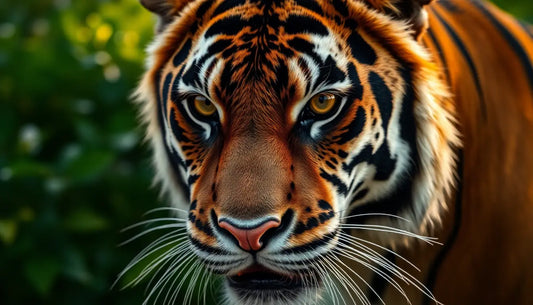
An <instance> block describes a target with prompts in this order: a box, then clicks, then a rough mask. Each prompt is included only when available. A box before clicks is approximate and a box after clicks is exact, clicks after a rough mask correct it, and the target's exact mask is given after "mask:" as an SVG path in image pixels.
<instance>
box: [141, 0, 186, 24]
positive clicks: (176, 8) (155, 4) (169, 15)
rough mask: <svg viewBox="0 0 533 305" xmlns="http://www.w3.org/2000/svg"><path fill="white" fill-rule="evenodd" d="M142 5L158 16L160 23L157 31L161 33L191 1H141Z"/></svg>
mask: <svg viewBox="0 0 533 305" xmlns="http://www.w3.org/2000/svg"><path fill="white" fill-rule="evenodd" d="M140 1H141V5H142V6H144V7H145V8H146V9H147V10H149V11H150V12H152V13H154V14H157V15H158V17H159V23H158V24H157V27H156V31H157V32H161V31H163V30H164V29H165V27H166V26H167V25H168V24H169V23H171V22H172V21H173V20H174V17H176V16H177V15H178V14H179V12H181V10H182V9H183V8H184V7H185V5H187V3H189V1H190V0H140Z"/></svg>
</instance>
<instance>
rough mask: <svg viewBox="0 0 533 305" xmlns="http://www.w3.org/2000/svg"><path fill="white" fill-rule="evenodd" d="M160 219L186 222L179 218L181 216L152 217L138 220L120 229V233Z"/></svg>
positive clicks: (160, 220)
mask: <svg viewBox="0 0 533 305" xmlns="http://www.w3.org/2000/svg"><path fill="white" fill-rule="evenodd" d="M162 221H169V222H178V223H183V222H186V221H187V220H185V219H181V218H174V217H162V218H154V219H149V220H143V221H140V222H138V223H136V224H133V225H131V226H128V227H126V228H124V229H122V230H120V233H124V232H127V231H129V230H131V229H134V228H137V227H140V226H142V225H146V224H150V223H154V222H162Z"/></svg>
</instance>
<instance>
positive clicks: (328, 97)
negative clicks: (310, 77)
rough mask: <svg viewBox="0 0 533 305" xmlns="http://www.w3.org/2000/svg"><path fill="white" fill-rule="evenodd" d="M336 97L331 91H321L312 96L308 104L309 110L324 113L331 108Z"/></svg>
mask: <svg viewBox="0 0 533 305" xmlns="http://www.w3.org/2000/svg"><path fill="white" fill-rule="evenodd" d="M336 101H337V98H336V96H335V95H334V94H331V93H322V94H318V95H316V96H314V97H313V98H312V99H311V102H310V104H309V106H310V108H311V111H313V112H314V113H316V114H326V113H328V112H330V111H331V109H333V106H335V102H336Z"/></svg>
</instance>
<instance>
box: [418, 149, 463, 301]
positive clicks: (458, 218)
mask: <svg viewBox="0 0 533 305" xmlns="http://www.w3.org/2000/svg"><path fill="white" fill-rule="evenodd" d="M457 155H458V156H459V162H458V164H457V174H458V176H459V177H458V179H457V180H458V181H457V192H456V193H455V215H454V224H453V229H452V232H451V233H450V236H449V237H448V240H446V242H445V243H444V246H443V247H442V250H441V251H440V252H439V254H437V257H436V258H435V260H434V261H433V264H432V265H431V267H430V268H429V272H428V276H427V279H426V288H427V289H429V290H430V291H431V292H433V291H434V289H435V283H436V281H437V276H438V273H439V270H440V267H441V266H442V263H443V262H444V259H445V258H446V256H447V255H448V253H449V252H450V250H451V249H452V247H453V245H454V244H455V241H456V240H457V236H458V235H459V230H460V229H461V224H462V217H463V211H462V210H463V200H462V197H463V167H464V164H463V162H464V158H463V151H462V150H461V151H459V152H458V154H457ZM432 302H434V300H432V299H431V298H430V297H428V296H427V295H424V299H423V300H422V305H429V304H431V303H432Z"/></svg>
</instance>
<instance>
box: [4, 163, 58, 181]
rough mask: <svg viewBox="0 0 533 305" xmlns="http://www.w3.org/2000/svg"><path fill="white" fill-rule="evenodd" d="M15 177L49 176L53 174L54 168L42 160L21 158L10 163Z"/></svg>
mask: <svg viewBox="0 0 533 305" xmlns="http://www.w3.org/2000/svg"><path fill="white" fill-rule="evenodd" d="M9 169H10V170H11V173H12V175H13V178H20V177H47V176H50V175H51V174H52V169H51V168H50V167H49V166H48V165H46V164H44V163H41V162H38V161H33V160H19V161H15V162H13V163H11V164H9Z"/></svg>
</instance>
